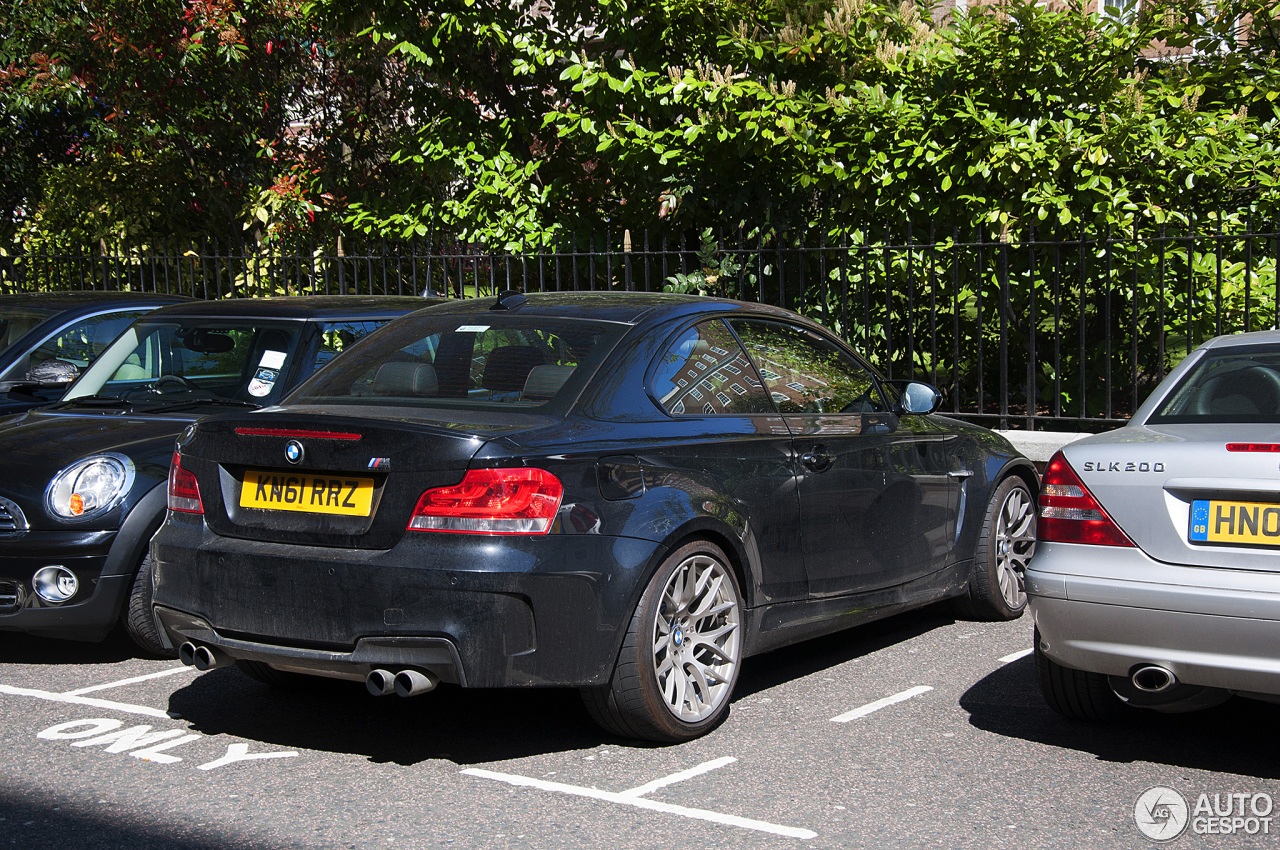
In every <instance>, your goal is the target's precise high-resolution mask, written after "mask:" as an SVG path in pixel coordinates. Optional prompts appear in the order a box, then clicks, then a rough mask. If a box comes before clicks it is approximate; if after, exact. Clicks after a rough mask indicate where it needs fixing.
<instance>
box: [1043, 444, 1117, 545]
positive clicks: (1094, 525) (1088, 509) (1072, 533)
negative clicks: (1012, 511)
mask: <svg viewBox="0 0 1280 850" xmlns="http://www.w3.org/2000/svg"><path fill="white" fill-rule="evenodd" d="M1036 539H1037V540H1038V541H1039V542H1041V543H1092V544H1094V545H1097V546H1132V545H1133V541H1132V540H1130V539H1129V538H1128V536H1127V535H1126V534H1125V533H1124V532H1123V531H1121V530H1120V526H1118V525H1116V523H1115V520H1113V519H1112V518H1111V517H1110V516H1109V515H1108V514H1107V512H1106V511H1105V510H1103V507H1102V505H1100V504H1098V500H1097V499H1095V498H1094V497H1093V494H1092V493H1090V492H1089V488H1088V487H1086V486H1084V482H1083V481H1081V480H1080V476H1078V475H1076V471H1075V470H1074V469H1072V468H1071V464H1069V463H1067V459H1066V458H1065V457H1063V455H1062V452H1057V453H1056V454H1054V456H1053V458H1052V459H1051V460H1050V461H1049V467H1048V468H1047V469H1046V470H1045V473H1044V478H1043V479H1042V480H1041V483H1040V522H1039V523H1038V524H1037V525H1036Z"/></svg>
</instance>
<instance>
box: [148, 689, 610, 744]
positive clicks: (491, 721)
mask: <svg viewBox="0 0 1280 850" xmlns="http://www.w3.org/2000/svg"><path fill="white" fill-rule="evenodd" d="M169 711H170V712H171V713H174V714H177V715H179V716H181V718H182V719H183V720H185V721H187V722H188V723H190V724H191V725H192V727H194V728H195V729H196V730H197V731H199V732H203V733H205V734H207V735H220V734H225V735H234V736H236V737H240V738H245V739H247V740H250V741H260V742H262V743H265V744H270V745H272V746H277V747H286V748H301V749H308V750H320V751H324V752H334V753H352V754H357V755H362V756H366V757H367V758H368V759H369V760H370V761H372V762H375V763H392V764H400V765H412V764H417V763H419V762H422V761H426V760H428V759H447V760H449V761H452V762H455V763H457V764H464V765H465V764H478V763H482V762H494V761H503V760H505V759H517V758H523V757H525V756H531V755H539V754H542V753H553V752H562V751H567V750H581V749H590V748H592V747H595V746H597V745H599V744H601V743H604V742H607V741H608V742H611V741H612V739H611V738H610V737H609V736H608V735H606V734H605V733H604V732H603V731H602V730H600V729H599V728H598V727H597V726H596V725H595V724H594V723H593V722H592V721H591V718H590V717H589V716H588V715H587V711H586V709H585V708H584V707H583V706H582V702H581V700H580V699H579V698H578V693H577V691H574V690H569V689H564V688H554V689H552V688H528V689H514V688H512V689H505V690H479V689H477V690H467V689H464V688H459V687H457V686H455V685H441V686H439V687H438V688H436V690H434V691H432V692H431V693H428V694H423V695H421V696H418V697H412V698H409V699H401V698H400V697H397V696H386V697H381V698H374V697H372V696H370V695H369V692H368V691H366V690H365V687H364V684H363V683H360V682H344V681H338V680H325V679H317V680H315V682H314V683H306V684H304V685H302V686H300V687H298V688H294V689H284V688H273V687H269V686H267V685H263V684H261V683H259V682H257V681H255V680H253V679H250V678H249V677H248V676H245V675H244V674H243V673H241V672H240V671H239V670H237V669H235V668H234V667H224V668H221V669H218V670H213V671H210V672H208V673H205V674H203V675H201V676H199V677H197V678H196V679H195V680H194V681H193V682H191V684H189V685H187V686H186V687H184V688H181V689H180V690H177V691H175V692H174V693H173V694H172V695H171V696H170V697H169Z"/></svg>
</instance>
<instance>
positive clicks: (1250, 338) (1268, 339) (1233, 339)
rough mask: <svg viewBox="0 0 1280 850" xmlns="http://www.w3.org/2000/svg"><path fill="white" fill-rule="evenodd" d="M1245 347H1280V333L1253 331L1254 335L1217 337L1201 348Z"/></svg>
mask: <svg viewBox="0 0 1280 850" xmlns="http://www.w3.org/2000/svg"><path fill="white" fill-rule="evenodd" d="M1243 345H1280V331H1253V332H1252V333H1238V334H1227V335H1224V336H1216V337H1214V338H1213V339H1211V340H1209V341H1208V342H1206V343H1205V344H1204V345H1202V346H1200V347H1201V348H1206V349H1210V348H1234V347H1237V346H1243Z"/></svg>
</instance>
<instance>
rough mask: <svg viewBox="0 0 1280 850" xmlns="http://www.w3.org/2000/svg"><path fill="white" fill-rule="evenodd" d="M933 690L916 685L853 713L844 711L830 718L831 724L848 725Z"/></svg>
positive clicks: (927, 686)
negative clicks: (852, 721) (850, 722)
mask: <svg viewBox="0 0 1280 850" xmlns="http://www.w3.org/2000/svg"><path fill="white" fill-rule="evenodd" d="M931 690H933V688H932V687H930V686H929V685H917V686H916V687H914V688H910V689H908V690H905V691H903V692H902V693H900V694H894V695H893V696H891V697H885V698H884V699H878V700H876V701H875V702H869V703H867V704H866V705H864V706H862V707H861V708H855V709H854V710H853V711H846V712H845V713H844V714H841V715H839V716H837V717H833V718H831V722H832V723H848V722H849V721H850V720H857V719H858V718H859V717H866V716H867V715H868V714H871V713H872V712H874V711H879V710H880V709H882V708H884V707H885V706H889V705H893V704H894V703H895V702H902V701H904V700H909V699H911V698H912V697H917V696H920V694H923V693H926V692H928V691H931Z"/></svg>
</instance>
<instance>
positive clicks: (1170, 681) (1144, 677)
mask: <svg viewBox="0 0 1280 850" xmlns="http://www.w3.org/2000/svg"><path fill="white" fill-rule="evenodd" d="M1129 681H1130V682H1132V683H1133V686H1134V687H1135V688H1137V689H1138V690H1140V691H1142V692H1143V693H1144V694H1163V693H1166V692H1168V691H1171V690H1173V689H1174V688H1176V687H1177V686H1178V677H1177V676H1175V675H1173V672H1172V671H1170V670H1166V669H1165V668H1163V667H1158V666H1156V665H1155V664H1146V665H1143V666H1142V667H1139V668H1138V669H1137V670H1134V671H1133V674H1132V675H1130V676H1129Z"/></svg>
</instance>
